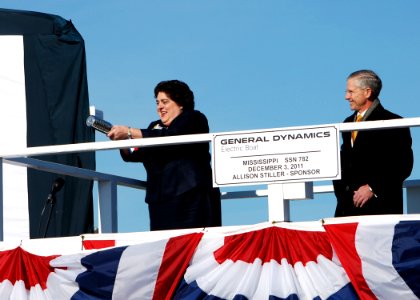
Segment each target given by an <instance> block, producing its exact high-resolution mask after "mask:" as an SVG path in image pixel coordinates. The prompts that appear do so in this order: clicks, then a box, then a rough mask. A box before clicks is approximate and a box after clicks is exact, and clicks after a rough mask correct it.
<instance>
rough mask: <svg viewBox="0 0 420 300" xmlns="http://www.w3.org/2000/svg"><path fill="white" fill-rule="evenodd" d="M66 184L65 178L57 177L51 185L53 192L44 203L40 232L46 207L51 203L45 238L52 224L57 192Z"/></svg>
mask: <svg viewBox="0 0 420 300" xmlns="http://www.w3.org/2000/svg"><path fill="white" fill-rule="evenodd" d="M63 185H64V179H63V178H60V177H59V178H57V179H56V180H54V183H53V186H52V187H51V192H50V193H49V195H48V198H47V201H46V202H45V204H44V208H43V209H42V212H41V217H40V219H39V227H38V234H40V230H41V221H42V216H43V215H44V212H45V208H46V207H47V205H48V204H50V212H49V214H48V220H47V225H46V226H45V231H44V235H43V237H44V238H45V237H46V236H47V231H48V227H49V226H50V221H51V215H52V212H53V209H54V205H55V202H56V200H57V199H56V197H55V194H56V193H57V192H58V191H60V190H61V188H62V187H63Z"/></svg>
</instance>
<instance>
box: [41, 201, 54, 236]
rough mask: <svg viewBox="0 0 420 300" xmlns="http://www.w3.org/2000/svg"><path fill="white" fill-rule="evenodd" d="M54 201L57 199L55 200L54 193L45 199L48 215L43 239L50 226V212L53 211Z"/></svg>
mask: <svg viewBox="0 0 420 300" xmlns="http://www.w3.org/2000/svg"><path fill="white" fill-rule="evenodd" d="M56 200H57V199H56V198H55V193H51V194H49V195H48V199H47V203H46V205H48V204H50V212H49V214H48V219H47V225H46V226H45V231H44V236H43V238H45V237H46V236H47V231H48V227H49V226H50V221H51V215H52V212H53V209H54V205H55V202H56ZM44 208H45V207H44Z"/></svg>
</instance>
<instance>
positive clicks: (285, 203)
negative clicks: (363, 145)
mask: <svg viewBox="0 0 420 300" xmlns="http://www.w3.org/2000/svg"><path fill="white" fill-rule="evenodd" d="M334 126H337V127H338V128H339V129H340V131H352V130H369V129H378V128H392V127H418V126H420V118H405V119H397V120H388V121H370V122H360V123H340V124H334ZM232 133H234V132H232ZM218 134H219V135H220V134H227V133H218ZM215 135H216V134H215V133H209V134H197V135H185V136H173V137H164V138H150V139H132V140H123V141H106V142H94V143H80V144H71V145H58V146H43V147H31V148H19V149H13V150H6V151H1V150H0V158H1V159H2V163H1V164H0V240H1V241H2V240H3V238H4V235H3V230H4V224H3V182H4V178H3V168H4V165H5V164H7V165H15V166H21V167H24V168H26V167H29V168H34V169H37V170H42V171H48V172H53V173H56V174H60V175H69V176H75V177H80V178H85V179H91V180H95V181H96V182H97V184H98V191H99V196H98V202H99V204H98V209H99V212H98V223H99V224H98V225H99V232H100V233H116V232H118V226H117V224H118V223H117V220H118V212H117V187H118V186H126V187H131V188H136V189H145V187H146V182H144V181H140V180H136V179H130V178H125V177H120V176H116V175H111V174H105V173H101V172H96V171H92V170H86V169H80V168H76V167H71V166H65V165H61V164H57V163H51V162H45V161H41V160H37V159H33V158H30V157H31V156H35V155H42V154H53V153H54V154H64V153H72V152H86V151H99V150H110V149H119V148H129V147H150V146H153V145H157V144H159V145H170V144H182V143H194V142H212V141H213V138H214V136H215ZM404 188H405V189H406V198H407V212H408V213H420V180H410V181H406V182H405V184H404ZM331 192H333V188H332V185H325V186H313V183H312V182H293V183H287V182H282V183H271V184H268V185H267V189H265V190H255V191H238V192H227V193H223V194H222V199H223V200H227V199H240V198H258V197H267V198H268V210H269V211H268V218H269V220H268V221H270V222H273V221H289V200H298V199H312V198H313V194H317V193H331Z"/></svg>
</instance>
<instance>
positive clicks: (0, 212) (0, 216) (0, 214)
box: [0, 158, 4, 241]
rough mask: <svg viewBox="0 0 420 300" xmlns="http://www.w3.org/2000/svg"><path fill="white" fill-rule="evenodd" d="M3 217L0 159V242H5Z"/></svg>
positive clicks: (1, 167) (0, 165)
mask: <svg viewBox="0 0 420 300" xmlns="http://www.w3.org/2000/svg"><path fill="white" fill-rule="evenodd" d="M3 221H4V216H3V158H1V159H0V241H3V240H4V224H3Z"/></svg>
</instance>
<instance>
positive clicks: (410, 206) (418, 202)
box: [406, 185, 420, 214]
mask: <svg viewBox="0 0 420 300" xmlns="http://www.w3.org/2000/svg"><path fill="white" fill-rule="evenodd" d="M406 192H407V194H406V195H407V213H408V214H418V213H420V186H415V185H414V186H409V185H407V186H406Z"/></svg>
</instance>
